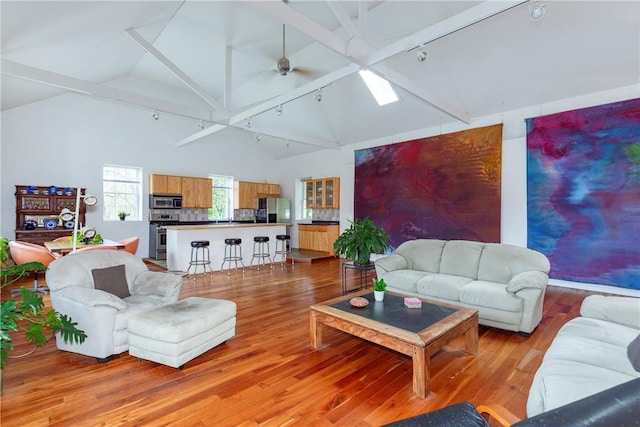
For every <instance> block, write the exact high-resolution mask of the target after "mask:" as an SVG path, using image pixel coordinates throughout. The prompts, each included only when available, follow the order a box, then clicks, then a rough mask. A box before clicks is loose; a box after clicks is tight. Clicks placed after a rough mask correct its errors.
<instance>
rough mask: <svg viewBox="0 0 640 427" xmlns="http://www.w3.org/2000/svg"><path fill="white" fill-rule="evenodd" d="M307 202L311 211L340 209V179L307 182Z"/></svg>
mask: <svg viewBox="0 0 640 427" xmlns="http://www.w3.org/2000/svg"><path fill="white" fill-rule="evenodd" d="M305 200H306V204H307V208H310V209H334V208H339V207H340V178H322V179H312V180H309V181H306V182H305Z"/></svg>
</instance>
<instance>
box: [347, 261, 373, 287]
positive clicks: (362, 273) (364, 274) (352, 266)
mask: <svg viewBox="0 0 640 427" xmlns="http://www.w3.org/2000/svg"><path fill="white" fill-rule="evenodd" d="M375 268H376V266H375V264H374V263H373V262H368V263H366V264H356V263H355V262H345V263H343V264H342V295H346V294H347V270H357V271H358V274H359V277H360V286H359V288H358V289H363V288H366V287H367V283H369V271H371V270H375Z"/></svg>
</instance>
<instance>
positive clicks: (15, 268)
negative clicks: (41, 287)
mask: <svg viewBox="0 0 640 427" xmlns="http://www.w3.org/2000/svg"><path fill="white" fill-rule="evenodd" d="M7 244H8V241H7V239H6V238H4V237H3V238H0V258H1V259H2V271H1V274H0V276H1V278H2V284H1V285H0V290H1V289H4V288H5V287H6V286H8V285H10V284H12V283H14V282H16V281H17V280H19V279H21V278H22V277H24V276H26V275H28V274H29V273H30V272H37V271H44V270H46V269H47V267H45V266H44V265H43V264H42V263H40V262H28V263H25V264H19V265H5V262H6V260H7V258H8V251H7ZM20 296H21V298H20V299H19V300H18V299H15V298H11V299H8V300H6V301H3V302H2V305H1V306H0V368H4V366H5V365H6V362H7V359H8V357H9V354H8V351H9V350H12V349H13V338H12V336H11V335H12V333H18V332H23V333H24V334H25V336H26V337H27V340H29V341H30V342H32V343H34V344H35V346H36V348H37V347H40V346H43V345H44V344H46V343H47V342H48V341H49V339H51V337H52V336H53V335H54V334H56V333H60V336H61V338H62V339H63V340H64V341H65V342H74V343H83V342H84V340H85V339H86V338H87V335H86V334H85V333H84V331H82V330H80V329H78V328H77V327H76V326H77V323H74V322H73V321H72V320H71V318H70V317H68V316H66V315H64V314H60V313H58V312H57V311H56V310H53V309H52V310H49V311H47V312H45V310H44V300H43V299H42V297H41V296H40V295H39V294H38V293H37V292H35V291H33V290H32V289H28V288H26V287H24V286H22V287H21V288H20ZM34 350H35V348H34Z"/></svg>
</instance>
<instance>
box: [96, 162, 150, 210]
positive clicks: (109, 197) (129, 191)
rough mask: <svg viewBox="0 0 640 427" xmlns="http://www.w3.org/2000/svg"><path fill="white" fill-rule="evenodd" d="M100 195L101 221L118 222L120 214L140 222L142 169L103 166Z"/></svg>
mask: <svg viewBox="0 0 640 427" xmlns="http://www.w3.org/2000/svg"><path fill="white" fill-rule="evenodd" d="M102 193H103V197H104V210H103V213H102V216H103V220H105V221H115V220H118V219H119V215H118V214H119V213H120V212H125V213H127V214H129V215H128V217H129V219H131V220H134V221H140V220H142V168H138V167H133V166H119V165H104V166H103V167H102Z"/></svg>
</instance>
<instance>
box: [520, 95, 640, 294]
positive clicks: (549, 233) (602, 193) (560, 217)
mask: <svg viewBox="0 0 640 427" xmlns="http://www.w3.org/2000/svg"><path fill="white" fill-rule="evenodd" d="M526 124H527V239H528V246H529V247H530V248H531V249H535V250H537V251H540V252H542V253H544V254H545V255H547V257H548V258H549V260H550V261H551V274H550V275H551V277H553V278H557V279H562V280H570V281H576V282H583V283H595V284H603V285H612V286H618V287H621V288H629V289H640V99H632V100H628V101H622V102H616V103H613V104H607V105H601V106H597V107H590V108H584V109H580V110H574V111H567V112H563V113H559V114H553V115H549V116H544V117H537V118H533V119H527V120H526Z"/></svg>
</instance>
